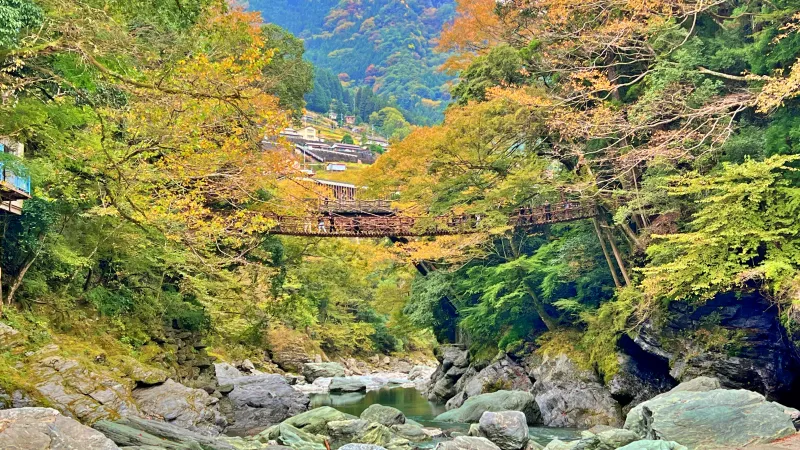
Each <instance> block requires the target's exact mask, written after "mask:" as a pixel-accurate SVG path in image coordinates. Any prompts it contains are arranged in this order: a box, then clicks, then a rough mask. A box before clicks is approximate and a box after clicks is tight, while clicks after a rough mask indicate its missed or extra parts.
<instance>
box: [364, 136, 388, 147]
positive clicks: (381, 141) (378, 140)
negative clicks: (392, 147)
mask: <svg viewBox="0 0 800 450" xmlns="http://www.w3.org/2000/svg"><path fill="white" fill-rule="evenodd" d="M367 145H379V146H381V147H383V148H389V141H388V140H386V139H385V138H382V137H380V136H369V137H367Z"/></svg>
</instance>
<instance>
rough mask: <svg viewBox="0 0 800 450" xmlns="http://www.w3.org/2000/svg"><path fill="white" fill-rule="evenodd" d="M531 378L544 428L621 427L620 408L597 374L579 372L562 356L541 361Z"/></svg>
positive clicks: (576, 367) (573, 364)
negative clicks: (534, 380) (533, 380)
mask: <svg viewBox="0 0 800 450" xmlns="http://www.w3.org/2000/svg"><path fill="white" fill-rule="evenodd" d="M532 374H533V377H534V378H535V379H536V383H534V387H533V395H534V396H535V397H536V403H537V405H538V406H539V410H540V411H541V416H542V420H543V422H544V424H545V425H546V426H550V427H573V428H589V427H592V426H594V425H610V426H620V425H622V411H621V407H620V405H619V403H617V401H616V400H614V398H613V397H612V396H611V393H610V392H609V390H608V389H607V388H606V387H605V386H604V385H603V384H602V381H601V380H600V378H599V377H598V376H597V374H596V373H594V372H592V371H589V370H583V369H581V368H579V367H578V365H577V364H576V363H575V362H573V361H572V360H571V359H570V358H568V357H567V356H566V355H558V356H555V357H547V358H545V359H544V360H543V361H542V362H541V364H539V365H538V366H537V367H535V368H533V369H532Z"/></svg>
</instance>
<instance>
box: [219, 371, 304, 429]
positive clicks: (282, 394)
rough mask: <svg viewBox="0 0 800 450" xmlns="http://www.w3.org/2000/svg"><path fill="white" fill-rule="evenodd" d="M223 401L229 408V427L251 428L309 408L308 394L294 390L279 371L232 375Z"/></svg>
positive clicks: (276, 421)
mask: <svg viewBox="0 0 800 450" xmlns="http://www.w3.org/2000/svg"><path fill="white" fill-rule="evenodd" d="M229 381H230V384H231V385H232V386H233V390H232V391H231V392H230V393H229V394H228V396H227V399H226V400H225V402H226V403H227V405H226V407H228V408H229V410H230V415H229V417H230V416H232V423H231V424H230V425H229V429H230V430H235V431H250V430H254V429H263V428H265V427H268V426H270V425H273V424H277V423H280V422H282V421H284V420H286V419H287V418H289V417H292V416H294V415H296V414H300V413H302V412H304V411H306V410H308V404H309V399H308V396H307V395H305V394H303V393H301V392H298V391H296V390H295V389H293V388H292V386H290V385H289V383H288V382H287V381H286V379H285V378H284V377H282V376H280V375H274V374H273V375H254V376H244V377H239V378H233V379H231V380H229Z"/></svg>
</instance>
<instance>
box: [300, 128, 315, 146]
mask: <svg viewBox="0 0 800 450" xmlns="http://www.w3.org/2000/svg"><path fill="white" fill-rule="evenodd" d="M298 134H299V135H300V137H301V138H302V139H304V140H306V141H311V142H317V141H319V138H318V137H317V129H316V128H314V127H305V128H303V129H302V130H300V131H298Z"/></svg>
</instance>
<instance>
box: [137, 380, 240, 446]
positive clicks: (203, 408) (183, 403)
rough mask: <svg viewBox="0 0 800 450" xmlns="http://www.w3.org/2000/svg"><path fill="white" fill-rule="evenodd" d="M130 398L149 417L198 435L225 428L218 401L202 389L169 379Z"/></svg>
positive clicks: (215, 432)
mask: <svg viewBox="0 0 800 450" xmlns="http://www.w3.org/2000/svg"><path fill="white" fill-rule="evenodd" d="M132 395H133V398H134V399H135V400H136V404H137V405H138V406H139V409H140V410H141V411H142V412H143V413H144V414H147V415H148V416H154V417H162V418H164V420H166V421H167V422H170V423H172V424H174V425H177V426H179V427H182V428H186V429H188V430H192V431H197V432H199V433H204V434H209V435H217V434H219V433H220V432H221V431H222V430H223V429H224V428H225V425H227V422H226V420H225V418H224V417H223V416H222V415H221V414H220V413H219V409H218V407H217V402H218V400H217V399H216V398H214V397H212V396H210V395H208V393H207V392H206V391H204V390H202V389H192V388H190V387H186V386H184V385H182V384H180V383H176V382H175V381H172V380H167V381H166V382H165V383H164V384H160V385H157V386H152V387H146V388H138V389H134V391H133V394H132Z"/></svg>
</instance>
